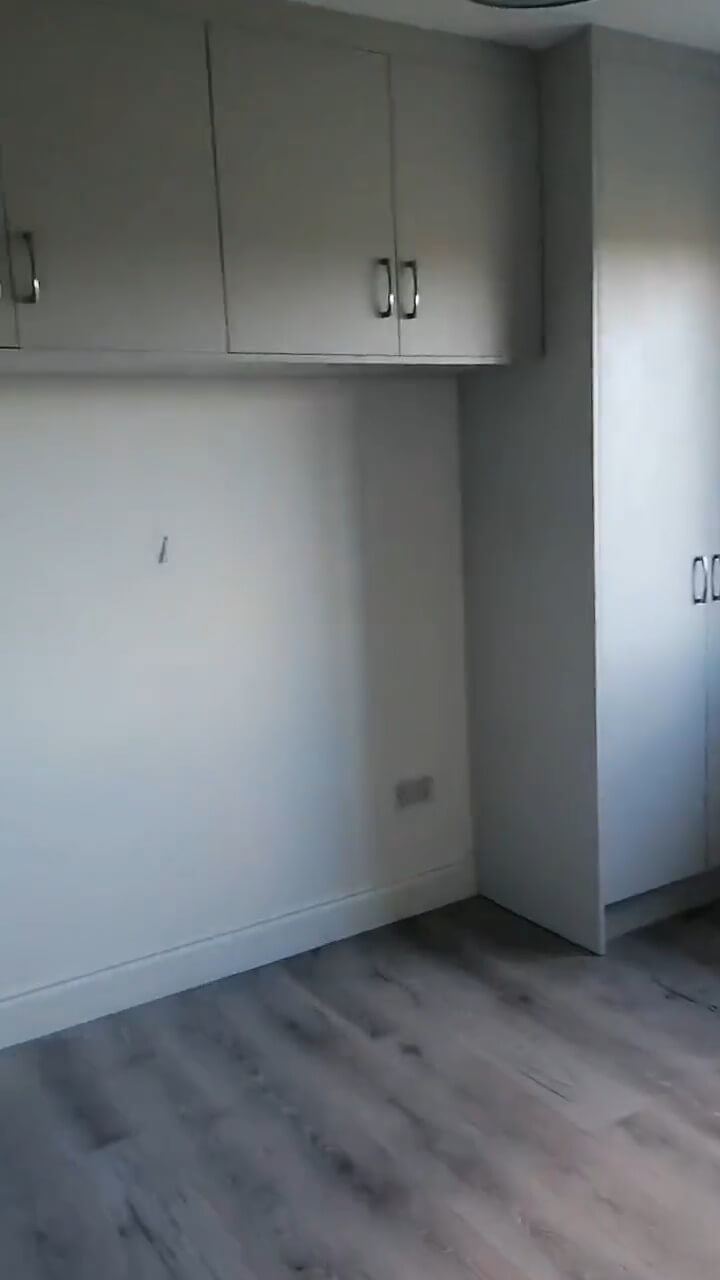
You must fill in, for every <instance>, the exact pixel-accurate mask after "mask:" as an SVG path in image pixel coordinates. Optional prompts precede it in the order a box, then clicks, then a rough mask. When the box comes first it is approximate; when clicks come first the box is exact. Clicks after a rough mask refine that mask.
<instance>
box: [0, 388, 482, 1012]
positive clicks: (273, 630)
mask: <svg viewBox="0 0 720 1280" xmlns="http://www.w3.org/2000/svg"><path fill="white" fill-rule="evenodd" d="M0 424H1V430H0V581H1V582H2V593H3V626H2V628H1V629H0V667H1V669H2V673H3V678H2V681H1V682H0V815H1V823H2V834H1V847H2V857H0V1002H1V999H2V998H8V997H12V996H17V995H18V994H22V993H23V992H28V991H30V990H32V989H34V988H40V987H44V986H47V985H48V984H50V983H56V982H62V981H65V980H70V979H73V978H77V977H79V976H80V975H84V974H90V973H94V972H96V971H98V970H104V969H107V967H108V966H114V965H122V964H125V963H126V962H129V961H134V960H137V959H138V958H140V957H147V956H150V955H155V954H157V953H159V952H166V951H168V950H169V949H172V948H178V947H183V946H184V945H186V944H189V943H196V942H198V941H202V940H207V939H211V938H216V937H217V936H218V935H222V934H225V933H228V932H230V931H233V930H237V929H241V928H244V927H245V926H249V925H256V924H258V923H259V922H262V921H265V920H267V919H268V918H270V917H277V916H279V915H282V914H283V913H288V912H298V911H302V910H304V909H312V908H313V907H314V906H316V905H317V904H319V903H326V902H329V901H337V900H340V899H345V898H348V897H349V895H355V894H358V893H362V892H363V891H368V890H370V891H373V890H376V889H378V890H379V889H380V888H381V887H386V886H391V885H395V884H398V883H400V882H404V881H407V880H411V879H413V878H416V877H420V876H421V875H422V874H423V873H426V872H429V871H431V870H432V869H434V868H438V867H441V866H446V865H447V864H453V863H454V864H458V865H459V864H460V863H461V862H462V860H463V858H465V857H466V855H467V854H468V852H469V849H470V834H469V801H468V788H467V760H466V723H465V701H464V699H465V690H464V655H463V610H462V574H461V550H460V503H459V479H458V453H457V404H456V387H455V382H454V380H452V379H449V378H439V379H436V380H421V379H417V378H409V379H403V380H401V379H397V380H393V379H390V378H382V379H367V380H357V379H350V378H347V379H342V380H339V379H329V378H328V379H323V380H322V381H319V380H298V379H288V380H281V381H275V382H267V381H254V380H248V381H244V382H227V383H226V382H220V381H203V380H193V381H164V380H146V381H143V380H142V379H127V380H124V381H121V380H113V379H110V378H108V379H105V380H103V379H87V378H85V379H75V378H65V379H50V380H35V381H29V380H25V381H24V380H21V379H15V380H13V379H4V380H3V381H2V384H1V385H0ZM166 535H167V537H168V539H169V541H168V557H167V563H165V564H163V565H160V564H158V553H159V550H160V547H161V543H162V539H163V537H165V536H166ZM426 773H429V774H432V775H433V776H434V777H435V779H436V799H435V802H434V803H433V804H431V805H428V806H425V807H422V808H418V809H414V810H408V811H407V812H404V813H398V812H396V810H395V807H394V802H393V801H394V797H393V786H394V782H395V780H396V779H398V778H403V777H408V776H409V777H412V776H413V775H416V774H426ZM303 936H304V937H305V941H306V944H309V943H310V942H311V941H312V936H313V935H312V928H310V930H309V932H306V933H305V934H304V935H303ZM281 947H282V944H278V949H281ZM265 958H268V956H267V954H266V957H265ZM193 973H194V971H193ZM190 976H192V974H191V975H190ZM188 980H190V979H189V976H188V974H187V973H186V974H185V976H184V978H183V979H182V982H184V983H185V984H187V981H188ZM196 980H199V979H196ZM169 986H172V981H170V982H169ZM129 998H130V997H128V996H127V994H126V995H125V1000H126V1002H127V1001H128V1000H129ZM146 998H147V997H146ZM59 1004H61V997H60V996H58V997H57V998H56V1000H55V1006H56V1009H55V1012H54V1013H53V1017H54V1019H55V1021H56V1022H57V1021H58V1014H57V1007H58V1006H59ZM101 1009H102V1005H101V1006H100V1007H95V1008H94V1011H95V1012H100V1011H101ZM43 1016H44V1015H43ZM76 1016H78V1015H77V1013H76ZM86 1016H87V1015H86ZM59 1020H60V1021H62V1017H61V1016H60V1017H59ZM0 1021H1V1019H0ZM0 1030H1V1029H0ZM9 1034H10V1032H8V1035H9ZM18 1034H19V1033H18Z"/></svg>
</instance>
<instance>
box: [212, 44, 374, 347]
mask: <svg viewBox="0 0 720 1280" xmlns="http://www.w3.org/2000/svg"><path fill="white" fill-rule="evenodd" d="M211 49H212V77H213V98H214V108H215V121H216V129H217V155H218V171H219V182H220V206H221V220H222V232H223V246H224V258H225V273H226V283H227V304H228V319H229V332H230V349H231V350H232V351H237V352H250V353H270V354H275V355H315V356H318V355H320V356H322V355H327V356H393V355H397V354H398V328H397V317H396V314H395V307H394V296H393V295H394V289H395V284H394V271H395V264H394V255H395V242H394V232H393V216H392V198H391V177H390V106H389V89H388V64H387V59H386V58H385V57H383V56H380V55H378V54H374V53H365V52H363V51H360V50H357V49H347V48H337V49H336V48H329V47H326V46H320V45H319V46H317V47H315V46H310V45H308V46H306V45H303V44H302V43H299V42H297V41H293V42H290V41H284V40H279V39H274V38H265V37H258V36H255V35H252V34H250V33H248V32H245V31H241V30H237V29H234V28H232V27H231V26H227V27H226V26H224V25H223V24H219V25H218V26H215V27H214V28H213V30H212V34H211Z"/></svg>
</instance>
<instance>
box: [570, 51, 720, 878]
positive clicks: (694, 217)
mask: <svg viewBox="0 0 720 1280" xmlns="http://www.w3.org/2000/svg"><path fill="white" fill-rule="evenodd" d="M718 114H720V89H719V88H718V86H717V84H714V83H713V82H712V80H710V79H706V80H704V79H701V78H695V77H694V76H692V75H685V74H680V73H678V71H677V70H675V71H670V70H667V69H664V68H656V67H651V66H643V65H641V64H639V63H634V62H630V61H628V63H627V64H626V63H624V62H620V61H618V62H613V63H612V64H609V65H607V66H606V67H603V68H602V70H601V73H600V77H599V81H598V85H597V92H596V105H595V120H596V130H597V144H598V156H597V160H598V163H597V168H596V174H597V184H596V191H597V206H596V216H595V227H596V236H597V246H596V263H597V272H598V290H597V304H596V305H597V316H598V340H597V351H596V356H597V376H598V413H599V418H598V444H597V466H598V471H599V480H598V487H597V493H598V514H599V522H600V531H599V545H598V566H599V567H598V602H597V608H598V626H599V641H598V677H597V679H598V748H599V771H600V832H601V842H602V850H603V869H604V879H605V892H606V900H607V901H609V902H613V901H617V900H619V899H621V898H627V897H629V896H631V895H633V894H638V893H644V892H646V891H648V890H650V889H654V888H656V887H658V886H661V885H666V884H669V883H670V882H671V881H674V880H677V879H680V878H682V877H685V876H690V875H692V874H693V873H696V872H700V871H702V870H704V868H705V866H706V858H707V790H706V749H707V726H706V718H707V689H708V671H707V665H706V648H707V637H708V623H709V621H710V618H711V616H712V614H711V608H712V606H710V605H702V604H697V605H696V604H693V590H692V587H693V584H692V563H693V559H694V557H697V556H703V555H706V554H708V553H709V552H710V551H711V549H712V547H711V543H712V521H711V515H712V508H713V503H716V502H717V496H716V493H717V479H716V476H717V456H718V448H717V440H718V423H719V422H720V364H719V363H718V358H717V317H718V315H719V314H720V218H718V209H720V156H719V154H718V148H717V128H716V121H717V118H718ZM718 550H720V547H718ZM703 576H704V575H703V572H702V569H701V568H700V570H699V572H698V574H697V581H696V590H697V593H698V594H700V595H702V593H703ZM714 607H716V608H718V609H720V605H718V606H714ZM716 733H717V730H716ZM715 759H716V765H715V767H717V754H716V755H715Z"/></svg>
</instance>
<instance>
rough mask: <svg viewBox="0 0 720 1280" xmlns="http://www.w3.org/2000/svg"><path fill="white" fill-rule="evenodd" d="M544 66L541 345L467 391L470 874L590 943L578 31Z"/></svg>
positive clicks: (583, 62) (589, 511)
mask: <svg viewBox="0 0 720 1280" xmlns="http://www.w3.org/2000/svg"><path fill="white" fill-rule="evenodd" d="M542 66H543V71H542V84H541V91H542V124H543V153H544V165H545V176H544V188H545V227H546V259H545V293H546V323H547V332H546V347H547V355H546V359H545V360H543V361H537V362H534V363H529V364H527V365H525V366H518V367H515V368H512V369H508V370H487V371H483V372H480V373H478V374H476V375H472V376H468V377H467V378H466V379H465V380H464V383H463V392H462V401H461V419H462V471H463V485H464V500H465V587H466V593H467V597H466V608H467V617H468V632H467V634H468V681H469V706H470V729H471V762H472V766H471V771H472V802H473V812H474V824H475V841H476V854H477V865H478V878H479V885H480V889H481V891H482V892H484V893H486V894H487V895H488V896H489V897H491V898H494V899H495V900H496V901H498V902H500V903H502V904H504V905H506V906H509V907H510V908H511V909H513V910H515V911H517V912H520V913H521V914H523V915H525V916H527V917H528V918H529V919H532V920H535V921H537V922H538V923H539V924H542V925H544V926H546V927H547V928H549V929H552V930H555V931H557V932H558V933H560V934H562V935H564V936H565V937H567V938H571V939H573V940H575V941H577V942H579V943H581V944H583V945H585V946H587V947H589V948H591V949H596V950H600V949H602V947H603V924H602V913H601V909H600V892H599V866H598V829H597V794H596V746H595V667H594V655H595V615H594V519H593V395H592V392H593V386H592V382H593V363H592V355H593V262H592V172H591V166H592V154H591V147H590V137H591V84H590V74H589V48H588V45H587V42H586V40H585V38H580V39H579V40H574V41H571V42H569V43H567V44H565V45H562V46H560V47H558V48H557V49H555V50H554V51H552V52H551V53H550V54H547V55H545V56H544V57H543V60H542Z"/></svg>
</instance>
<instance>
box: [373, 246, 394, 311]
mask: <svg viewBox="0 0 720 1280" xmlns="http://www.w3.org/2000/svg"><path fill="white" fill-rule="evenodd" d="M377 265H378V266H379V267H381V268H382V270H383V271H384V272H385V281H386V290H387V292H386V297H385V306H384V307H378V317H379V319H380V320H389V319H390V317H391V315H392V314H393V311H394V310H395V290H394V289H393V276H392V263H391V261H390V259H389V258H378V260H377Z"/></svg>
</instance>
